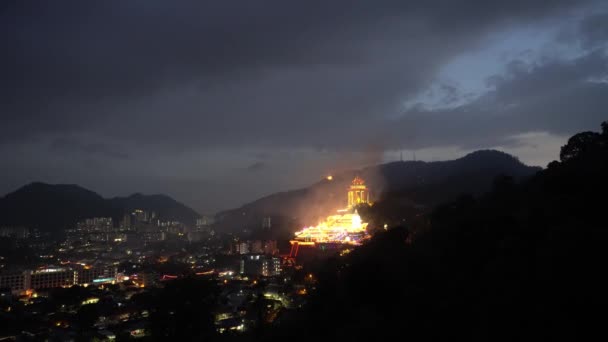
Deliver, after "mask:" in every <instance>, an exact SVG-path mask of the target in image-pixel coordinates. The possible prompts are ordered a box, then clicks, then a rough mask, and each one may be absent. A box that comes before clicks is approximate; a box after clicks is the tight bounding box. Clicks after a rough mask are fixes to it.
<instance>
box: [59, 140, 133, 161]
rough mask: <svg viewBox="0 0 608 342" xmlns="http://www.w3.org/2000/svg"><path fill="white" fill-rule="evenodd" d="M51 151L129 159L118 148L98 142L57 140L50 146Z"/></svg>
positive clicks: (127, 155)
mask: <svg viewBox="0 0 608 342" xmlns="http://www.w3.org/2000/svg"><path fill="white" fill-rule="evenodd" d="M50 149H51V151H54V152H59V153H68V154H72V153H75V154H84V155H86V156H90V157H91V156H92V157H95V156H98V157H107V158H110V159H129V154H127V153H126V152H124V151H121V150H120V149H119V148H118V147H115V146H110V145H109V144H105V143H100V142H81V141H79V140H77V139H71V138H57V139H55V140H54V141H53V142H52V143H51V144H50Z"/></svg>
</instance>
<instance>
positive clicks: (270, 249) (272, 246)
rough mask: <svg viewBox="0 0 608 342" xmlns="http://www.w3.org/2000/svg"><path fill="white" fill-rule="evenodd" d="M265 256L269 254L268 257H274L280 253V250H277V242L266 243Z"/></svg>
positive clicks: (268, 241) (269, 241)
mask: <svg viewBox="0 0 608 342" xmlns="http://www.w3.org/2000/svg"><path fill="white" fill-rule="evenodd" d="M263 248H264V254H268V255H274V254H277V253H278V252H279V249H278V248H277V241H276V240H266V241H264V247H263Z"/></svg>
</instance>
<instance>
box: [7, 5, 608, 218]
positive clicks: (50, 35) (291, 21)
mask: <svg viewBox="0 0 608 342" xmlns="http://www.w3.org/2000/svg"><path fill="white" fill-rule="evenodd" d="M598 3H599V2H596V1H577V2H574V1H570V0H546V1H528V0H516V1H498V0H496V1H487V0H485V1H484V0H471V1H459V2H455V1H448V0H426V1H402V0H377V1H368V0H335V1H327V0H309V1H285V0H268V1H262V2H260V1H237V0H226V1H194V0H192V1H180V2H179V4H177V3H175V2H172V1H160V0H145V1H144V0H140V1H103V2H95V3H90V2H86V3H85V2H83V1H76V0H72V1H53V2H50V1H44V2H38V3H36V4H34V3H32V2H24V1H5V2H3V3H2V5H0V42H1V44H2V45H1V47H2V51H3V53H2V54H0V90H1V91H0V151H9V152H6V153H11V152H10V151H12V150H27V151H28V153H27V155H28V156H30V160H29V161H26V160H25V159H24V158H25V157H22V156H19V157H15V156H10V157H11V158H5V159H4V161H2V163H4V164H0V166H2V167H3V168H4V169H7V167H13V170H15V171H14V173H15V174H17V173H18V172H19V173H22V174H27V175H28V178H27V179H30V178H34V177H37V175H39V174H37V173H35V172H33V171H32V172H25V173H24V172H23V171H24V170H34V169H45V165H46V164H52V165H53V166H54V167H56V168H57V169H56V171H53V172H52V174H53V176H52V177H51V176H49V178H50V179H52V180H55V179H58V180H62V179H64V178H68V177H73V178H75V180H74V181H70V180H69V179H68V182H76V181H79V180H82V182H84V183H86V184H92V185H93V186H92V188H96V187H95V186H94V185H95V184H96V183H95V182H99V181H98V178H99V177H98V175H95V174H94V173H93V172H92V173H91V174H90V175H89V174H87V175H84V174H82V173H81V172H79V170H78V169H77V166H74V165H79V164H78V163H75V162H74V163H73V164H69V163H68V161H64V163H65V164H60V163H58V162H57V161H56V160H55V159H54V157H56V156H57V157H58V158H59V157H69V159H70V160H77V159H79V158H80V159H86V160H88V162H89V163H93V164H92V165H93V168H94V165H101V166H103V168H104V172H103V177H105V178H104V182H105V183H110V182H116V183H115V184H116V185H114V187H113V188H112V189H114V191H126V189H133V190H136V191H144V192H145V191H146V187H148V188H150V189H151V190H150V192H161V191H165V190H168V189H181V190H179V193H180V194H183V195H184V196H188V198H191V197H196V196H199V195H197V194H196V193H195V192H193V191H192V189H191V188H189V187H191V186H195V185H196V186H199V185H200V186H204V187H210V186H211V185H209V184H223V185H225V184H229V183H230V184H232V183H231V182H233V181H235V178H231V177H241V176H242V175H240V174H241V173H251V174H254V173H255V171H257V170H262V169H264V168H268V166H269V165H272V169H273V170H274V169H275V167H279V166H280V165H279V164H281V163H293V164H297V163H300V164H299V165H297V166H294V167H293V169H285V170H288V171H290V172H293V173H298V172H299V173H304V172H308V173H312V172H325V171H326V169H323V168H326V167H328V165H330V161H325V160H324V161H322V162H315V161H313V159H314V158H309V159H307V161H306V162H303V161H301V160H299V159H298V157H294V156H291V154H297V153H296V152H291V154H290V152H288V151H302V150H305V151H307V152H306V155H307V156H309V154H316V155H317V156H318V157H319V158H322V156H323V155H325V153H326V152H328V151H330V152H335V151H339V152H340V155H347V154H348V153H350V152H352V153H359V155H358V156H357V157H353V158H345V159H348V160H359V161H361V160H366V161H370V162H371V161H379V160H380V158H379V156H381V155H382V153H383V151H384V150H386V149H391V148H401V147H404V146H405V147H409V148H424V147H433V146H444V145H459V146H479V147H485V146H487V145H488V144H490V145H492V144H497V143H509V141H510V140H509V139H511V138H510V136H512V135H517V134H519V133H525V132H529V131H532V130H542V131H548V132H550V133H558V134H559V133H565V132H572V131H574V130H576V129H578V128H581V127H585V128H587V127H588V125H589V124H590V123H591V122H592V121H593V122H592V124H593V127H595V126H596V125H597V122H596V121H597V120H598V119H599V117H600V116H601V115H600V113H599V110H598V109H597V108H601V107H600V106H604V108H605V101H606V100H605V99H606V98H608V97H607V96H606V93H605V92H606V84H605V83H601V82H588V79H589V78H593V77H596V76H598V75H601V73H603V72H605V62H606V57H605V54H603V53H602V52H600V51H599V50H598V51H591V50H594V49H598V48H599V47H601V44H600V43H601V42H602V41H603V40H605V38H606V35H605V27H604V26H605V25H602V22H603V21H604V19H605V18H604V19H603V17H602V15H605V14H601V13H599V12H597V10H595V9H596V8H598V6H597V4H598ZM581 8H584V9H585V11H586V12H585V13H591V15H590V16H589V18H588V19H586V20H584V21H583V23H582V24H581V25H580V27H579V28H578V29H577V31H576V33H574V36H575V40H576V41H577V42H582V45H584V49H585V51H584V53H585V56H583V57H580V58H577V59H575V60H573V61H570V62H565V61H564V60H563V59H560V58H555V60H539V61H534V62H533V63H532V64H531V63H530V62H529V61H526V62H519V63H518V62H513V63H512V64H511V65H510V67H509V68H508V71H507V73H506V74H499V75H497V76H496V77H493V78H492V79H491V81H490V82H489V85H490V86H491V88H492V90H491V91H490V92H488V93H487V94H485V95H482V96H481V97H479V98H478V99H475V100H472V95H471V93H470V92H467V91H463V90H461V89H459V87H458V85H457V84H456V85H453V84H450V83H441V84H439V85H437V82H438V81H437V78H436V76H437V73H438V72H439V70H440V69H441V68H442V67H444V66H445V65H446V64H447V63H449V62H450V61H451V60H453V59H454V58H455V57H459V56H463V55H465V54H467V53H469V52H471V51H475V50H477V49H480V48H483V47H484V46H485V45H486V44H488V40H489V38H488V37H489V36H491V34H493V33H496V32H501V31H505V30H507V31H508V30H510V29H513V28H517V27H523V26H535V27H543V26H547V27H549V26H551V25H556V22H557V23H558V22H560V19H562V18H564V17H567V16H569V15H570V14H571V13H572V12H573V11H574V12H576V11H578V10H580V9H581ZM490 43H493V42H490ZM557 57H559V56H557ZM474 71H475V70H472V72H474ZM430 86H435V87H436V88H437V89H438V90H437V94H438V96H439V97H441V99H442V100H441V102H440V103H439V104H440V105H441V106H443V107H447V106H451V108H443V109H436V110H430V109H425V107H424V106H418V107H413V109H410V110H408V111H406V112H405V113H403V111H404V109H403V108H404V106H403V104H404V103H405V102H406V101H408V100H411V98H412V97H413V96H415V95H417V94H419V93H420V92H421V91H424V90H425V89H428V87H430ZM463 103H464V104H463ZM49 142H50V143H49ZM49 144H50V145H49ZM40 146H43V147H40ZM49 146H50V148H49ZM227 150H229V151H230V152H226V151H227ZM244 150H246V151H250V150H251V151H252V152H251V155H245V154H246V153H244V152H243V153H236V154H235V155H230V153H231V152H233V151H244ZM277 151H279V152H277ZM310 151H313V152H310ZM370 151H371V152H370ZM3 153H5V152H3ZM196 153H200V154H205V155H206V157H205V156H200V155H197V154H196ZM47 154H50V156H49V155H47ZM192 155H195V156H196V157H192ZM361 156H363V157H361ZM188 158H190V159H188ZM196 158H198V159H196ZM59 159H61V158H59ZM230 159H239V160H237V161H235V162H231V161H230ZM61 160H64V159H61ZM185 160H189V161H190V162H191V163H193V164H197V163H198V164H197V168H195V167H193V166H191V165H188V164H187V162H186V161H185ZM104 161H107V162H104ZM331 162H334V163H335V164H334V165H337V164H340V165H341V167H344V168H346V166H344V165H343V164H344V163H343V162H341V161H331ZM45 163H46V164H45ZM70 163H71V162H70ZM315 163H316V164H315ZM224 164H226V165H228V166H227V168H228V169H230V170H232V171H234V170H238V172H236V171H235V173H238V174H239V175H232V174H230V172H225V173H221V172H217V171H213V172H216V173H215V174H213V175H211V174H210V172H211V171H209V170H212V169H213V168H214V166H215V165H224ZM62 165H63V166H65V168H63V169H62V167H61V166H62ZM243 165H249V167H246V170H245V171H247V172H243ZM53 170H55V169H53ZM142 170H145V172H143V171H142ZM11 172H12V171H11ZM199 172H200V174H197V173H199ZM100 173H101V172H100ZM283 173H284V174H286V172H283ZM49 174H51V172H50V171H49ZM259 174H263V172H260V173H258V174H256V175H259ZM62 177H64V178H62ZM86 177H90V178H86ZM213 177H215V178H213ZM245 177H248V176H245ZM251 177H253V176H251ZM295 177H296V178H297V177H299V178H298V179H303V178H302V177H301V175H300V176H295ZM8 178H10V179H18V180H21V179H25V178H23V177H17V176H15V177H7V179H8ZM246 181H247V182H245V181H244V182H243V184H242V185H243V186H233V187H232V188H233V189H238V190H234V191H231V192H229V193H226V194H224V193H222V196H223V197H222V198H223V200H226V201H227V200H228V199H229V198H231V197H238V198H245V197H247V196H252V194H258V193H260V192H262V191H263V190H261V188H260V187H261V186H262V185H257V184H254V183H253V182H251V179H247V180H246ZM288 181H289V179H288V178H287V177H286V176H284V175H281V180H280V181H278V180H273V179H272V177H270V176H269V177H268V179H267V180H265V182H266V184H269V188H268V189H270V188H272V189H274V188H273V187H272V186H274V187H278V185H279V184H280V185H281V186H285V184H287V182H288ZM11 182H14V181H11ZM273 182H274V183H273ZM151 184H154V185H158V184H163V185H162V186H164V187H165V188H157V187H156V188H153V185H151ZM168 184H178V185H175V186H174V187H171V186H169V185H168ZM251 184H254V185H251ZM0 185H1V184H0ZM136 186H137V187H142V188H140V189H135V187H136ZM213 186H215V187H214V190H213V191H212V193H213V194H217V193H218V192H221V190H222V189H223V187H220V186H219V185H213ZM4 187H5V188H14V186H13V185H10V186H8V185H5V186H4ZM237 191H242V192H243V193H238V192H237ZM245 192H247V194H248V195H244V193H245ZM203 196H205V195H200V196H199V197H203ZM224 197H225V198H224ZM214 198H217V196H216V195H214ZM201 203H202V202H201ZM208 205H209V203H208V202H205V204H204V206H208ZM214 208H215V207H214Z"/></svg>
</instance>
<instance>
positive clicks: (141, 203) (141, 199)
mask: <svg viewBox="0 0 608 342" xmlns="http://www.w3.org/2000/svg"><path fill="white" fill-rule="evenodd" d="M108 201H109V202H110V203H111V205H112V206H113V207H116V208H120V209H121V210H122V211H123V212H124V211H127V212H130V211H133V210H135V209H144V210H147V211H153V212H155V213H157V214H158V215H159V217H161V218H162V219H163V220H175V221H180V222H182V223H185V224H188V225H190V226H194V224H195V223H196V219H197V218H199V217H201V215H200V214H198V213H197V212H196V211H194V210H193V209H192V208H190V207H187V206H186V205H184V204H182V203H180V202H178V201H176V200H174V199H173V198H171V197H169V196H167V195H161V194H159V195H142V194H140V193H137V194H133V195H131V196H128V197H114V198H112V199H109V200H108Z"/></svg>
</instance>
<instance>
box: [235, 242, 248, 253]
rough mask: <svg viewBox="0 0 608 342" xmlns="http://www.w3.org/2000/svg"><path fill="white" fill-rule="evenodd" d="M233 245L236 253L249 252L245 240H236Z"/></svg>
mask: <svg viewBox="0 0 608 342" xmlns="http://www.w3.org/2000/svg"><path fill="white" fill-rule="evenodd" d="M235 247H236V248H235V251H236V253H237V254H247V253H249V243H248V242H247V241H240V242H237V243H236V246H235Z"/></svg>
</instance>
